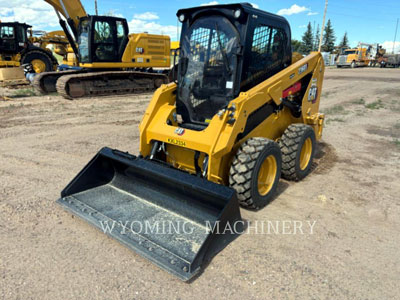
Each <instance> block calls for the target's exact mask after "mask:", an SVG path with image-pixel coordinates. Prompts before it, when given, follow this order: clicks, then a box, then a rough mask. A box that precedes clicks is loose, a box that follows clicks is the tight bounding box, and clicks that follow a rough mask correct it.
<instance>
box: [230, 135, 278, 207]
mask: <svg viewBox="0 0 400 300" xmlns="http://www.w3.org/2000/svg"><path fill="white" fill-rule="evenodd" d="M281 166H282V155H281V150H280V149H279V145H278V144H277V143H275V142H274V141H272V140H269V139H266V138H250V139H248V140H247V141H246V142H244V143H243V144H242V145H241V147H240V148H239V150H238V151H237V153H236V155H235V158H234V159H233V162H232V166H231V168H230V173H229V185H230V186H231V187H232V188H234V189H235V190H236V192H237V197H238V200H239V203H240V205H242V206H244V207H247V208H252V209H259V208H261V207H264V206H265V205H267V204H268V203H269V202H270V201H271V200H272V198H273V196H274V194H275V192H276V188H277V186H278V182H279V178H280V175H281Z"/></svg>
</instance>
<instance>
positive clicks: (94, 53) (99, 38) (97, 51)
mask: <svg viewBox="0 0 400 300" xmlns="http://www.w3.org/2000/svg"><path fill="white" fill-rule="evenodd" d="M128 34H129V29H128V23H127V21H126V19H122V18H115V17H108V16H87V17H83V18H81V19H80V23H79V27H78V33H77V35H78V38H77V41H78V49H79V58H80V62H82V63H94V62H120V61H121V58H122V55H123V52H124V50H125V47H126V45H127V43H128Z"/></svg>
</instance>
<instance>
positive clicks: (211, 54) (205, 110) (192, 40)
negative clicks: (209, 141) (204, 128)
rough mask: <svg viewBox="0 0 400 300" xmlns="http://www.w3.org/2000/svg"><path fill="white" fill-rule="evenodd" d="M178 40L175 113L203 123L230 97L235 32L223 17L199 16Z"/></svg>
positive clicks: (231, 94)
mask: <svg viewBox="0 0 400 300" xmlns="http://www.w3.org/2000/svg"><path fill="white" fill-rule="evenodd" d="M188 31H189V32H188V34H187V35H186V36H185V39H184V40H183V41H182V45H181V53H180V61H179V64H180V68H179V71H178V81H179V84H178V87H179V90H178V101H179V102H180V103H183V105H181V106H178V107H177V109H178V110H183V111H178V113H180V114H182V116H183V117H184V119H186V120H187V121H190V122H193V123H207V121H208V120H209V119H211V118H212V117H213V116H214V115H215V114H216V113H217V112H218V110H219V109H221V108H223V107H224V106H226V105H227V104H228V103H229V101H230V100H232V98H233V86H234V82H233V81H234V78H235V74H234V73H235V71H236V64H237V61H236V60H237V58H236V55H235V53H236V51H237V46H238V34H237V32H236V29H235V27H234V26H233V25H232V24H231V23H230V22H229V21H228V20H227V19H226V18H221V17H220V16H219V17H215V16H207V17H202V18H199V19H198V20H197V21H195V22H194V23H193V25H192V26H191V27H190V28H189V29H188Z"/></svg>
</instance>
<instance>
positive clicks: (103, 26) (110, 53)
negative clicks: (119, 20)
mask: <svg viewBox="0 0 400 300" xmlns="http://www.w3.org/2000/svg"><path fill="white" fill-rule="evenodd" d="M113 30H115V23H113V24H111V23H110V22H107V21H96V22H95V24H94V36H93V40H94V49H95V50H94V61H98V62H113V61H115V60H116V54H117V50H116V45H115V42H114V38H113V32H114V31H113ZM114 34H115V33H114Z"/></svg>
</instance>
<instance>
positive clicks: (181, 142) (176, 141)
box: [168, 138, 186, 147]
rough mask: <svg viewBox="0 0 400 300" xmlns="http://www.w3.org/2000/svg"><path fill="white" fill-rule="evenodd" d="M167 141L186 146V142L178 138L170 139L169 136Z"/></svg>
mask: <svg viewBox="0 0 400 300" xmlns="http://www.w3.org/2000/svg"><path fill="white" fill-rule="evenodd" d="M168 143H169V144H172V145H177V146H181V147H186V142H184V141H180V140H177V139H171V138H169V139H168Z"/></svg>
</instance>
